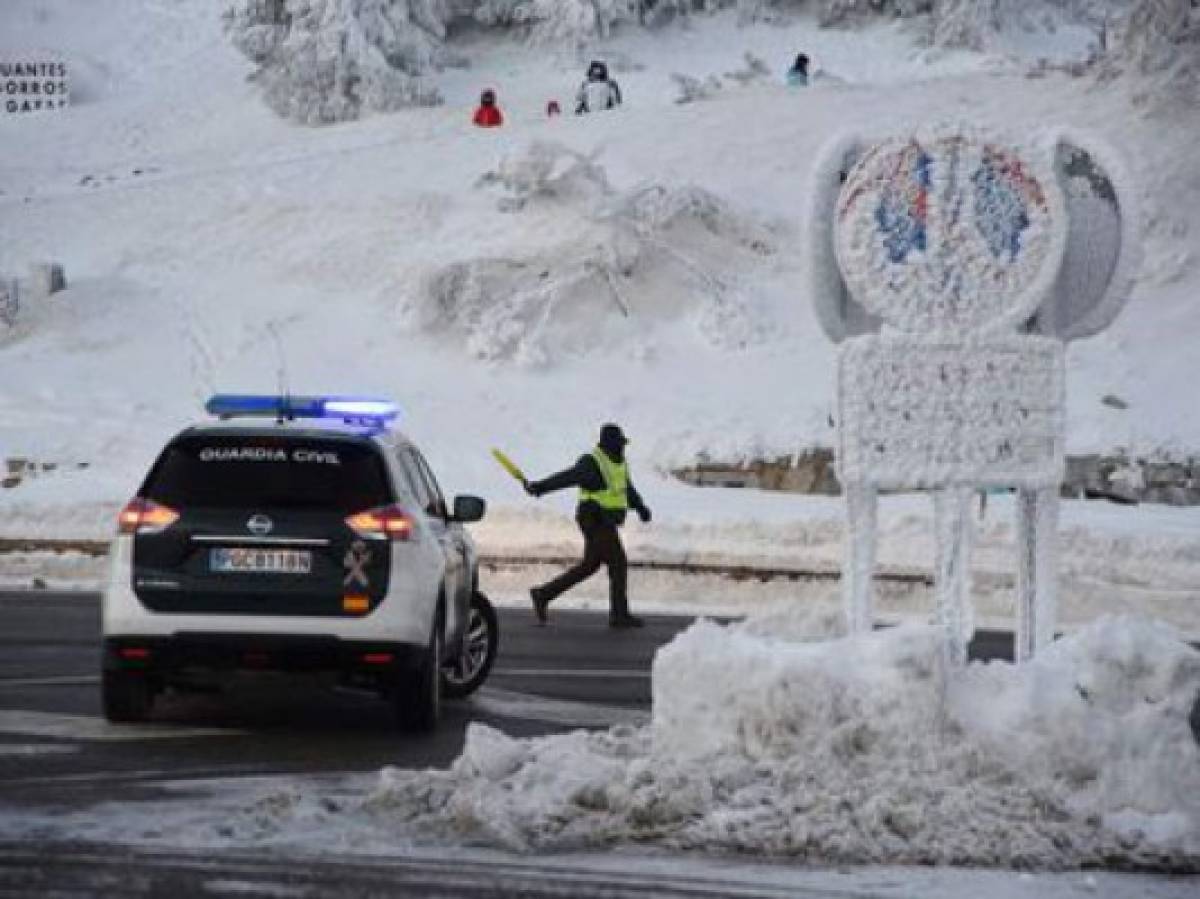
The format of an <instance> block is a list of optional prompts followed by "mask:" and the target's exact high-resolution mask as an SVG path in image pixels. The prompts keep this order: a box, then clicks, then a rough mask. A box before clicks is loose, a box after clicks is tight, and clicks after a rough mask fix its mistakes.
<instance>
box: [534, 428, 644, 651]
mask: <svg viewBox="0 0 1200 899" xmlns="http://www.w3.org/2000/svg"><path fill="white" fill-rule="evenodd" d="M628 442H629V441H628V440H627V439H626V437H625V434H624V433H623V432H622V431H621V429H620V427H618V426H617V425H614V424H606V425H604V427H602V428H601V429H600V441H599V443H598V445H597V446H596V448H595V449H594V450H593V451H592V452H591V453H589V454H587V455H584V456H580V457H579V460H578V461H577V462H576V463H575V465H574V467H572V468H568V469H567V470H566V471H561V472H559V473H558V474H555V475H551V476H550V477H548V478H546V479H545V480H541V481H526V482H525V490H526V492H528V493H529V494H530V495H531V496H543V495H545V494H547V493H551V492H553V491H555V490H562V489H563V488H564V487H578V488H579V506H578V507H577V509H576V511H575V520H576V521H577V522H578V523H579V529H580V530H581V531H583V559H581V560H580V562H579V564H578V565H576V566H575V567H574V568H570V569H568V570H567V571H564V572H563V573H562V574H560V575H559V576H558V577H556V578H554V579H553V580H550V581H547V582H546V583H545V584H542V585H540V586H537V587H534V588H533V589H532V590H530V591H529V597H530V599H532V600H533V613H534V615H536V616H537V619H538V622H539V623H540V624H545V623H546V621H547V615H546V607H547V606H549V605H550V603H551V602H552V601H553V600H554V599H555V598H556V597H558V596H560V595H561V594H563V593H565V592H566V591H567V590H570V589H571V588H572V587H574V586H575V585H576V584H579V583H581V582H583V581H585V580H587V579H588V578H589V577H591V576H592V575H593V574H595V573H596V572H597V571H598V570H599V569H600V566H601V565H606V566H608V626H609V627H616V628H627V627H641V626H642V619H641V618H638V617H637V616H636V615H631V614H630V613H629V597H628V594H627V586H628V568H627V564H626V558H625V547H624V546H623V545H622V544H621V534H620V532H619V531H618V528H620V527H621V525H622V524H624V523H625V515H626V513H627V512H628V510H629V509H633V510H634V511H635V512H637V514H638V517H639V518H641V520H642V521H644V522H648V521H649V520H650V509H649V508H647V507H646V504H645V503H644V502H642V497H641V495H640V494H639V493H638V492H637V490H636V489H635V488H634V486H633V482H632V481H631V480H630V479H629V463H628V462H626V461H625V444H627V443H628Z"/></svg>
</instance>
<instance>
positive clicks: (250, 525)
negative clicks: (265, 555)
mask: <svg viewBox="0 0 1200 899" xmlns="http://www.w3.org/2000/svg"><path fill="white" fill-rule="evenodd" d="M273 527H275V524H274V523H273V522H272V521H271V519H269V518H268V517H267V516H266V515H262V514H259V515H251V516H250V520H249V521H247V522H246V529H247V530H249V531H250V533H251V534H254V535H255V536H258V537H262V536H264V535H266V534H269V533H271V528H273Z"/></svg>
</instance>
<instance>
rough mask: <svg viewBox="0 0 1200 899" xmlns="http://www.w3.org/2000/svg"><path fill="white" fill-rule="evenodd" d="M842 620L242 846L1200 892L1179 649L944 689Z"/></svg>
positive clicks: (906, 649) (311, 805)
mask: <svg viewBox="0 0 1200 899" xmlns="http://www.w3.org/2000/svg"><path fill="white" fill-rule="evenodd" d="M833 621H834V619H831V618H830V619H804V618H800V617H797V616H796V615H795V614H787V615H782V616H776V617H774V618H760V619H757V620H752V621H750V622H747V623H745V624H742V625H735V626H731V627H721V626H718V625H716V624H713V623H711V622H700V623H697V624H696V625H694V626H693V627H692V628H691V629H690V630H688V631H686V632H685V633H684V634H682V635H681V636H680V637H678V638H677V639H676V640H675V641H674V642H673V643H672V644H670V645H669V646H667V647H665V648H664V649H663V650H662V651H661V652H660V653H659V656H658V658H657V659H656V661H655V665H654V715H653V721H652V723H651V725H649V726H647V727H642V728H638V727H631V726H618V727H614V728H612V729H611V730H608V731H605V732H598V733H597V732H592V733H589V732H584V731H577V732H574V733H570V734H565V735H560V736H553V737H546V738H540V739H533V740H517V739H512V738H509V737H507V736H505V735H504V734H502V733H500V732H499V731H497V730H494V729H492V728H489V727H486V726H482V725H473V726H472V727H471V728H470V730H469V732H468V738H467V744H466V747H465V748H464V750H463V753H462V756H461V757H460V758H459V759H458V761H457V762H456V763H455V764H454V765H453V767H452V768H451V769H450V770H449V771H425V772H420V773H415V772H410V771H403V770H399V769H386V770H384V771H383V772H382V774H381V777H380V781H379V783H378V786H377V787H376V788H375V790H374V791H373V792H372V793H370V794H369V795H367V796H365V797H359V798H358V799H356V800H355V801H353V802H349V803H345V802H339V803H336V804H334V803H322V802H320V801H319V799H318V797H314V796H306V795H304V794H303V793H301V794H296V793H295V792H288V793H286V794H283V793H281V794H280V795H278V796H275V797H271V796H266V797H262V798H260V799H259V800H258V801H257V802H256V803H255V804H254V806H253V807H252V808H247V809H244V810H243V812H242V813H241V814H240V816H235V819H234V820H233V821H232V822H230V823H229V824H227V825H225V831H224V832H227V833H228V834H231V835H236V837H237V839H253V840H259V839H261V840H267V841H271V842H280V841H282V842H287V841H288V839H289V837H290V838H293V839H295V838H299V836H300V835H301V834H302V833H313V832H315V831H316V830H320V831H321V832H323V833H330V832H338V831H353V832H354V833H356V834H358V838H360V839H361V838H366V839H367V841H368V842H369V841H370V840H371V838H372V836H373V837H374V838H380V837H385V838H390V839H393V840H400V841H410V840H415V841H421V842H428V841H431V840H432V841H437V840H440V839H446V840H453V841H455V842H459V841H466V842H468V843H473V844H480V845H485V846H492V847H499V848H503V849H508V850H516V851H545V850H574V849H588V848H597V847H601V846H606V845H612V844H626V845H628V844H638V845H653V846H659V847H664V848H671V849H687V850H702V851H705V852H718V853H720V852H738V853H753V854H768V855H778V856H788V857H795V858H799V859H803V860H806V861H811V862H814V863H820V864H823V865H828V864H837V863H847V864H848V863H863V862H869V863H887V864H938V865H971V866H997V867H1009V868H1011V867H1016V868H1039V869H1064V868H1076V867H1081V866H1084V867H1086V866H1104V867H1108V868H1114V867H1115V868H1144V869H1158V870H1171V871H1191V872H1195V871H1200V750H1198V748H1197V738H1196V736H1195V735H1194V734H1193V731H1192V729H1191V728H1192V727H1193V726H1194V725H1189V714H1191V713H1192V708H1193V704H1194V703H1195V702H1196V700H1197V697H1198V695H1200V653H1197V652H1196V651H1195V650H1194V649H1192V648H1191V647H1190V646H1188V645H1187V644H1186V643H1184V642H1183V641H1182V640H1181V639H1180V638H1179V637H1178V635H1177V634H1176V633H1175V632H1174V631H1172V630H1171V629H1170V628H1169V627H1167V626H1165V625H1162V624H1160V623H1156V622H1154V621H1150V620H1146V619H1135V618H1121V617H1110V618H1105V619H1102V620H1100V621H1097V622H1096V623H1095V624H1093V625H1091V626H1090V627H1088V628H1087V629H1086V630H1083V631H1081V632H1080V633H1078V634H1076V635H1074V636H1072V637H1068V638H1065V639H1062V640H1060V641H1059V642H1058V643H1056V644H1054V646H1053V647H1051V649H1050V650H1049V651H1048V652H1046V653H1045V654H1044V655H1043V656H1041V657H1040V658H1038V659H1037V660H1036V661H1034V662H1033V663H1031V664H1029V665H1026V666H1024V667H1014V666H1012V665H1009V664H1007V663H992V664H973V665H971V666H969V668H968V669H967V671H966V672H965V674H963V673H961V672H960V673H959V674H958V675H956V676H954V677H947V675H946V672H945V671H943V670H942V668H941V662H940V659H941V652H940V646H939V639H938V634H937V632H936V630H934V629H933V628H927V627H907V628H896V629H893V630H889V631H883V632H878V633H875V634H872V635H869V636H864V637H856V638H844V637H837V636H836V635H835V633H834V632H835V629H836V626H835V625H834V624H833ZM272 810H273V811H272Z"/></svg>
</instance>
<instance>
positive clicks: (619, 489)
mask: <svg viewBox="0 0 1200 899" xmlns="http://www.w3.org/2000/svg"><path fill="white" fill-rule="evenodd" d="M592 458H593V459H595V460H596V465H597V466H599V468H600V474H601V476H602V477H603V478H604V489H603V490H584V489H583V488H582V487H581V488H580V489H579V501H580V502H581V503H584V502H593V503H595V504H596V505H598V506H599V507H600V508H601V509H604V510H606V511H610V512H625V511H627V510H628V509H629V496H628V495H627V493H626V488H627V487H628V486H629V464H628V463H626V462H614V461H613V460H612V459H610V458H608V454H607V453H605V452H604V450H602V449H600V447H596V448H595V449H594V450H592Z"/></svg>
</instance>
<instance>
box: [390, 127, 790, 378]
mask: <svg viewBox="0 0 1200 899" xmlns="http://www.w3.org/2000/svg"><path fill="white" fill-rule="evenodd" d="M480 183H481V185H483V186H485V187H487V188H488V189H492V190H497V191H499V193H500V197H499V199H498V205H499V207H500V208H501V209H502V210H504V211H507V212H510V213H512V214H514V215H520V216H521V217H522V218H523V219H524V220H523V221H522V223H521V228H520V229H517V230H522V231H523V230H524V229H526V228H540V229H542V230H544V231H545V232H546V233H551V234H555V235H564V236H563V237H562V238H561V239H560V241H559V242H558V243H557V244H555V245H551V246H549V247H546V248H545V249H542V250H541V251H539V252H536V253H531V252H529V250H528V249H527V248H521V249H519V250H516V251H514V253H513V254H512V255H504V256H492V257H488V258H478V257H476V258H471V259H466V260H460V261H456V262H452V263H449V264H443V265H440V266H437V267H435V268H433V269H431V270H427V271H425V272H423V273H421V274H420V275H419V277H418V278H417V279H416V282H417V284H418V287H417V289H416V290H415V291H414V293H413V294H412V295H410V296H408V297H406V298H405V299H404V300H403V301H402V303H401V306H400V317H401V321H402V324H403V325H404V326H405V327H407V328H408V329H410V330H415V331H419V332H426V333H439V332H440V333H444V334H448V335H451V336H453V337H454V338H456V340H457V341H458V342H460V343H461V344H462V345H463V346H465V348H466V349H467V351H468V352H469V353H470V354H471V355H473V356H475V357H476V358H479V359H485V360H491V361H505V362H506V361H514V362H517V363H518V364H524V365H546V364H550V363H551V362H553V361H554V359H555V358H556V357H557V356H559V355H566V356H579V355H584V354H587V353H590V352H592V351H594V350H596V349H599V348H611V347H615V346H618V345H626V346H633V347H634V352H644V351H645V343H644V339H645V337H646V335H647V334H648V333H649V332H650V331H651V330H652V329H653V327H655V326H658V325H663V324H669V323H673V322H676V321H678V320H681V319H686V320H688V321H690V322H691V323H692V324H693V325H694V326H695V328H696V329H697V331H698V333H699V335H700V338H701V339H702V340H703V341H704V342H706V343H707V344H709V345H712V346H716V347H720V348H724V349H730V350H733V349H740V348H744V347H747V346H750V345H754V344H758V343H761V342H762V341H764V340H765V339H767V335H768V334H769V328H768V323H767V322H765V321H764V320H763V315H762V313H761V310H760V309H759V308H758V307H757V305H756V301H755V297H754V295H753V293H752V291H751V290H750V289H749V288H748V287H747V286H746V285H745V283H744V282H745V280H746V279H745V278H744V276H745V275H748V274H749V273H750V272H751V270H752V269H753V268H754V267H755V266H761V264H762V260H763V257H764V256H770V255H771V254H773V253H774V252H775V246H774V234H773V232H772V230H771V229H770V228H769V227H767V226H766V225H763V224H760V223H758V222H757V221H754V220H753V219H751V218H749V217H748V216H745V215H743V214H741V213H739V212H737V211H735V210H734V209H732V208H731V207H730V206H729V204H727V203H726V202H725V201H724V200H722V199H721V198H719V197H717V196H715V195H713V194H711V193H709V192H707V191H705V190H703V189H701V188H698V187H695V186H683V187H667V186H664V185H660V184H650V185H645V186H642V187H639V188H636V189H634V190H631V191H627V192H624V193H619V192H616V191H614V190H613V188H612V187H611V185H610V184H609V181H608V178H607V175H606V173H605V171H604V168H603V167H602V166H600V165H599V164H598V163H597V162H596V161H595V159H594V158H592V157H588V156H584V155H582V154H579V153H576V152H575V151H573V150H570V149H568V148H566V147H563V146H561V145H558V144H553V143H535V144H533V145H531V146H530V147H529V148H528V150H526V151H525V152H523V153H520V154H517V155H516V156H514V157H508V158H505V159H504V160H502V161H501V163H500V165H499V166H498V167H497V169H496V170H495V171H493V172H489V173H488V174H486V175H485V176H484V177H483V178H482V179H481V182H480Z"/></svg>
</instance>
